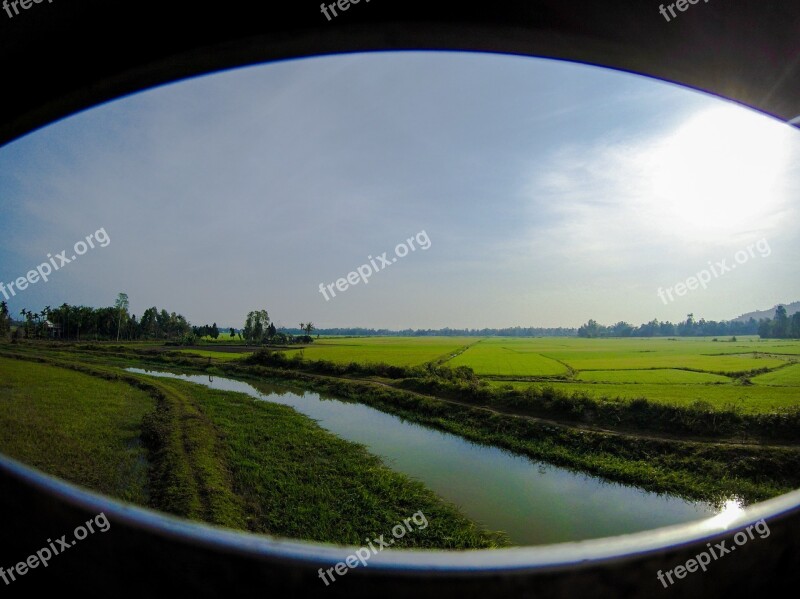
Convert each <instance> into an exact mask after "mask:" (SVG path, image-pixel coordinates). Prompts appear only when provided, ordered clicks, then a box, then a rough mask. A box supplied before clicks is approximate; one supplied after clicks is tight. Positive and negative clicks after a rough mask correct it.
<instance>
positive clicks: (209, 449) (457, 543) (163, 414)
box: [0, 348, 507, 549]
mask: <svg viewBox="0 0 800 599" xmlns="http://www.w3.org/2000/svg"><path fill="white" fill-rule="evenodd" d="M39 353H41V352H39ZM53 353H54V354H56V353H57V354H58V357H54V356H51V357H49V358H48V357H43V356H41V355H39V356H34V355H32V353H31V352H15V354H16V355H17V357H18V358H20V359H18V360H11V359H3V358H0V368H2V373H3V375H4V376H3V381H6V380H7V377H6V376H5V374H6V372H7V371H8V372H9V373H10V372H13V373H16V374H15V379H14V381H15V382H14V384H13V388H15V389H18V390H19V391H20V392H24V391H26V390H30V393H29V396H28V397H27V400H19V401H18V402H16V403H12V402H10V401H6V399H5V398H6V396H11V395H12V393H11V392H6V391H5V387H3V392H2V393H3V394H2V396H0V397H3V404H4V406H6V407H7V412H8V414H9V415H8V416H7V418H9V419H11V418H13V417H14V416H13V415H14V414H24V409H23V407H21V404H22V403H24V401H28V402H35V403H38V402H39V401H40V399H39V398H40V397H41V396H42V395H43V394H45V395H46V393H44V391H43V390H42V389H40V388H38V387H36V386H35V384H34V381H33V379H34V378H36V377H39V378H40V379H41V380H45V378H44V377H43V376H42V372H44V371H46V372H47V373H48V376H49V381H50V382H49V385H50V389H51V390H52V393H51V395H52V397H51V402H52V403H53V404H54V406H55V407H54V409H55V410H56V413H57V412H58V411H59V410H60V411H62V412H69V411H70V410H72V408H73V406H72V405H71V404H69V403H66V404H63V403H62V402H61V401H60V398H61V397H63V386H62V385H67V384H69V383H71V382H72V383H74V381H73V379H75V378H76V377H77V378H78V379H80V380H81V385H79V386H76V387H75V388H76V394H78V395H80V396H81V397H82V396H83V395H84V394H85V393H86V390H87V389H89V388H91V387H92V385H94V386H96V388H97V397H98V398H102V399H103V401H107V400H108V397H109V396H110V395H113V396H114V397H117V396H119V397H124V393H123V392H129V393H134V394H135V395H136V397H137V398H138V399H139V400H141V401H142V402H143V405H144V406H145V407H144V408H143V409H142V410H140V411H139V412H138V413H137V414H136V416H129V418H131V420H132V422H130V423H129V424H132V425H135V426H134V428H133V429H132V430H133V431H134V432H135V433H136V434H135V435H134V437H136V438H139V437H140V438H141V439H142V441H143V445H144V446H145V447H146V448H147V454H146V455H147V467H146V468H144V472H146V479H147V488H148V489H149V494H148V496H147V499H146V503H147V504H148V505H149V506H150V507H153V508H156V509H160V510H163V511H167V512H170V513H173V514H176V515H180V516H184V517H187V518H192V519H196V520H202V521H205V522H210V523H214V524H219V525H224V526H228V527H232V528H238V529H245V530H250V531H253V532H259V533H269V534H273V535H279V536H286V537H290V538H299V539H306V540H314V541H319V542H330V543H342V544H356V545H358V544H360V543H361V542H363V539H364V537H365V536H368V535H379V534H385V533H387V532H389V531H390V530H391V529H392V527H393V526H394V525H396V524H397V523H398V522H401V521H402V520H403V519H404V518H408V517H410V516H411V515H412V514H413V513H415V512H418V511H422V512H423V513H424V514H425V516H426V518H427V520H428V521H429V523H430V524H429V526H428V527H427V528H425V529H422V530H418V531H415V533H414V534H413V535H407V536H406V537H404V538H403V541H402V542H398V543H397V545H396V546H397V547H412V546H413V547H426V548H447V549H467V548H485V547H496V546H501V545H504V544H506V543H507V541H506V540H505V537H504V536H502V535H500V534H497V533H492V532H488V531H485V530H483V529H481V528H479V527H478V526H477V525H476V524H475V523H473V522H471V521H470V520H469V519H468V518H466V517H465V516H464V515H462V514H461V513H460V512H459V511H458V509H457V508H455V507H454V506H453V505H451V504H448V503H446V502H444V501H443V500H441V499H440V498H439V497H438V496H437V495H435V494H434V493H433V492H432V491H430V490H429V489H427V488H426V487H425V486H423V485H422V484H421V483H418V482H416V481H413V480H411V479H410V478H408V477H407V476H405V475H402V474H399V473H396V472H394V471H392V470H391V469H389V468H387V467H386V466H384V465H383V463H382V462H381V461H380V460H379V459H378V458H377V457H375V456H373V455H371V454H370V453H369V452H368V451H367V450H366V448H365V447H363V446H361V445H358V444H354V443H350V442H347V441H343V440H341V439H339V438H337V437H336V436H335V435H333V434H331V433H329V432H327V431H325V430H323V429H322V428H320V427H319V426H318V425H317V424H316V423H315V422H313V421H312V420H310V419H308V418H307V417H305V416H303V415H300V414H298V413H297V412H295V411H294V410H292V409H290V408H287V407H285V406H278V405H273V404H269V403H265V402H258V401H256V400H254V399H252V398H251V397H249V396H247V395H243V394H237V393H231V392H222V391H217V390H211V389H207V388H205V387H202V386H199V385H192V384H189V383H185V382H182V381H174V380H165V379H155V380H154V379H152V378H151V377H144V376H137V375H134V374H129V373H123V372H120V371H119V370H117V369H116V368H110V367H108V366H105V365H103V364H101V362H102V360H103V358H102V357H101V356H95V357H93V358H92V359H91V360H90V362H88V363H87V362H81V361H78V360H75V359H73V360H69V359H67V358H68V356H69V352H66V351H63V348H61V349H60V350H59V351H58V352H53ZM73 358H74V356H73ZM106 359H108V357H106ZM118 359H119V356H117V357H115V358H112V360H115V361H116V360H118ZM3 385H6V383H5V382H4V383H3ZM17 417H18V418H22V416H17ZM73 418H74V420H75V422H76V423H80V424H82V425H83V426H84V427H86V428H92V427H96V426H99V424H98V423H96V422H94V420H93V418H94V416H93V413H92V411H91V410H87V411H84V412H76V413H75V414H74V416H73ZM54 422H58V421H57V420H54ZM11 423H13V421H12V420H9V424H11ZM103 424H104V425H105V426H106V427H108V428H109V429H111V430H112V431H116V425H115V423H114V422H108V421H105V422H104V423H103ZM53 426H55V425H53ZM3 430H4V431H6V434H7V436H8V440H7V441H6V442H7V444H8V446H9V447H11V446H13V444H14V443H18V444H19V443H22V441H20V440H19V439H17V438H16V437H17V435H16V433H15V432H14V431H15V430H18V429H15V428H14V427H5V426H4V427H3ZM42 430H43V429H41V428H40V427H39V424H38V423H37V422H31V423H30V426H29V428H28V430H27V435H26V436H33V437H36V436H37V435H40V434H41V432H42ZM62 435H63V436H64V437H65V439H69V440H70V441H72V442H76V440H75V439H73V435H72V433H71V431H70V430H69V429H67V430H65V431H62ZM87 443H88V441H87ZM9 453H10V452H9ZM40 453H41V456H42V457H43V458H44V457H46V458H47V459H48V460H49V462H45V461H42V462H40V463H39V465H40V466H41V467H42V468H43V469H44V470H46V471H49V472H53V473H56V474H59V473H60V472H61V471H63V469H64V468H65V467H66V465H65V464H62V463H61V456H60V454H59V453H58V452H53V451H52V447H50V446H49V445H47V444H45V443H43V444H42V446H41V448H40ZM15 457H19V459H21V460H22V461H25V462H26V463H31V464H32V461H31V460H30V459H28V457H29V456H28V455H25V454H22V453H19V452H18V454H17V456H15ZM139 457H140V462H141V457H142V455H141V453H140V455H139ZM104 459H105V458H104ZM76 461H78V462H79V463H80V464H82V466H81V467H82V468H87V467H91V465H92V464H93V463H94V461H98V462H99V461H101V460H94V461H93V460H92V459H91V457H90V456H85V455H84V456H82V458H81V459H80V460H76ZM32 465H36V464H32ZM102 466H103V467H107V468H108V469H109V470H112V469H113V464H110V463H109V464H105V463H103V464H102ZM59 469H61V470H59ZM140 478H142V475H141V472H140ZM71 480H74V479H71ZM89 483H91V481H88V482H84V483H83V484H86V486H89V487H91V488H95V489H97V490H101V491H103V492H105V490H104V489H99V488H97V487H96V486H94V485H92V484H89ZM129 498H130V499H131V500H134V501H137V502H139V503H145V497H144V495H139V496H133V495H131V496H130V497H129Z"/></svg>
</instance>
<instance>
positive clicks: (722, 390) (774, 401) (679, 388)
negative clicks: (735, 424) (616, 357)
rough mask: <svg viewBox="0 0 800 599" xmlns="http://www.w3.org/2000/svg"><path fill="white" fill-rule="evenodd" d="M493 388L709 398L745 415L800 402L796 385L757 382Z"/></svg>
mask: <svg viewBox="0 0 800 599" xmlns="http://www.w3.org/2000/svg"><path fill="white" fill-rule="evenodd" d="M489 384H490V385H492V386H493V387H502V386H503V385H511V386H512V387H514V388H516V389H526V388H528V387H531V386H535V387H542V386H550V387H553V388H555V389H559V390H562V391H567V392H569V393H572V392H585V393H587V394H588V395H589V396H590V397H594V398H597V399H600V398H608V399H617V398H627V399H636V398H639V397H645V398H647V399H649V400H650V401H654V402H658V403H664V404H674V405H687V406H688V405H690V404H691V403H693V402H695V401H698V400H700V401H706V402H708V403H710V404H711V406H712V407H714V408H717V409H725V408H727V407H729V406H731V405H735V406H738V407H740V408H741V409H742V411H743V412H744V413H745V414H758V413H770V412H775V411H776V410H779V409H781V408H789V407H794V406H797V405H798V404H800V393H799V392H798V391H800V390H798V389H797V388H787V387H768V386H757V385H748V386H742V385H733V384H731V385H669V384H634V385H630V384H629V385H625V384H613V383H610V384H605V383H562V382H553V383H550V382H547V383H540V382H537V383H531V382H523V381H490V383H489Z"/></svg>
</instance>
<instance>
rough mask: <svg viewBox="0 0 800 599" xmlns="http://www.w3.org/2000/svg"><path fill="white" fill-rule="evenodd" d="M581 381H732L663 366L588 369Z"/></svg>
mask: <svg viewBox="0 0 800 599" xmlns="http://www.w3.org/2000/svg"><path fill="white" fill-rule="evenodd" d="M576 378H577V380H579V381H586V382H593V383H634V384H635V383H651V384H687V383H689V384H703V383H731V382H732V380H731V379H730V378H728V377H726V376H720V375H718V374H709V373H707V372H693V371H691V370H676V369H674V368H661V369H653V370H586V371H584V372H581V373H580V374H579V375H578V376H577V377H576Z"/></svg>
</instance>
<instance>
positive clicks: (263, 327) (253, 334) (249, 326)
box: [242, 310, 270, 345]
mask: <svg viewBox="0 0 800 599" xmlns="http://www.w3.org/2000/svg"><path fill="white" fill-rule="evenodd" d="M269 324H270V322H269V314H268V313H267V311H266V310H254V311H252V312H250V313H248V314H247V320H246V321H245V324H244V330H243V331H242V333H243V334H244V340H245V343H246V344H248V345H250V344H253V345H259V344H261V343H264V341H266V338H267V329H268V328H269Z"/></svg>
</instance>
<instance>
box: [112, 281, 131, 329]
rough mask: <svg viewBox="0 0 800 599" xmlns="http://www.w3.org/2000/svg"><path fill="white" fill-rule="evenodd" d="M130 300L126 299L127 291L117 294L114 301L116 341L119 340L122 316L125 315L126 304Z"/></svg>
mask: <svg viewBox="0 0 800 599" xmlns="http://www.w3.org/2000/svg"><path fill="white" fill-rule="evenodd" d="M129 305H130V302H129V301H128V294H127V293H120V294H119V295H118V296H117V301H115V302H114V308H116V309H117V313H118V314H117V318H118V320H117V341H119V333H120V330H121V328H122V318H123V315H127V312H128V306H129Z"/></svg>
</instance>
